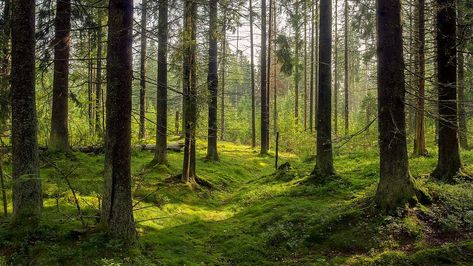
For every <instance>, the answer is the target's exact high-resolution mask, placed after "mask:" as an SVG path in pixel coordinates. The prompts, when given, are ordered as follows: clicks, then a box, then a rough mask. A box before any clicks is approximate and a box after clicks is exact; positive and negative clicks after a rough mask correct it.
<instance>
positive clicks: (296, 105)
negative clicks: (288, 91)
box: [294, 2, 300, 125]
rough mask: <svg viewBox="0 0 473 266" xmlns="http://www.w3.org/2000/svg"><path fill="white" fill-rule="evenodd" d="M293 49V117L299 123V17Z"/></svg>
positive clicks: (297, 4) (297, 12)
mask: <svg viewBox="0 0 473 266" xmlns="http://www.w3.org/2000/svg"><path fill="white" fill-rule="evenodd" d="M294 5H295V8H296V14H297V15H299V3H298V2H297V3H295V4H294ZM294 31H295V36H294V37H295V47H294V48H295V49H294V50H295V51H294V66H295V68H294V70H295V72H294V93H295V95H294V97H295V98H294V118H295V122H296V125H297V124H298V123H299V81H300V74H299V50H300V43H299V39H300V28H299V19H297V21H296V25H295V29H294Z"/></svg>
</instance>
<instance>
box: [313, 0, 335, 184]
mask: <svg viewBox="0 0 473 266" xmlns="http://www.w3.org/2000/svg"><path fill="white" fill-rule="evenodd" d="M319 38H320V40H319V44H320V48H319V49H320V50H319V60H320V61H319V82H320V83H319V88H318V89H319V97H318V102H317V108H318V110H317V158H316V165H315V168H314V171H313V173H312V174H313V175H314V176H315V177H316V178H321V177H322V178H324V177H328V176H331V175H333V174H334V173H335V170H334V168H333V152H332V121H331V116H332V107H331V102H332V101H331V100H332V99H331V87H332V86H331V85H332V70H331V65H332V2H331V0H320V36H319Z"/></svg>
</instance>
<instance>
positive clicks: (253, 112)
mask: <svg viewBox="0 0 473 266" xmlns="http://www.w3.org/2000/svg"><path fill="white" fill-rule="evenodd" d="M249 10H250V56H251V58H250V66H251V146H252V147H253V148H254V147H256V108H255V63H254V51H253V48H254V44H253V1H252V0H250V7H249Z"/></svg>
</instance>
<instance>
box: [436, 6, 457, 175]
mask: <svg viewBox="0 0 473 266" xmlns="http://www.w3.org/2000/svg"><path fill="white" fill-rule="evenodd" d="M455 2H456V1H455V0H437V5H438V6H437V71H438V73H437V75H438V108H439V119H440V121H439V141H438V147H439V153H438V163H437V167H436V168H435V170H434V172H433V173H432V175H433V176H434V177H436V178H438V179H442V180H445V181H452V179H453V177H454V176H455V175H457V174H458V172H459V171H460V170H461V167H462V165H461V159H460V148H459V143H458V121H457V88H456V86H457V51H456V50H457V48H456V26H457V25H456V22H457V14H456V3H455Z"/></svg>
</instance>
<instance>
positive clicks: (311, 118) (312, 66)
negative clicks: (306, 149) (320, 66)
mask: <svg viewBox="0 0 473 266" xmlns="http://www.w3.org/2000/svg"><path fill="white" fill-rule="evenodd" d="M316 6H317V2H316V1H313V2H312V17H311V24H312V27H311V33H310V85H309V130H310V132H312V130H314V126H313V121H314V85H315V84H314V82H315V75H316V74H315V64H316V62H315V46H316V45H315V39H314V38H315V33H314V32H315V28H316V27H317V22H316Z"/></svg>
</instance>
